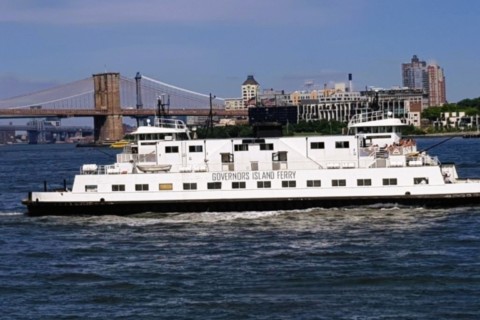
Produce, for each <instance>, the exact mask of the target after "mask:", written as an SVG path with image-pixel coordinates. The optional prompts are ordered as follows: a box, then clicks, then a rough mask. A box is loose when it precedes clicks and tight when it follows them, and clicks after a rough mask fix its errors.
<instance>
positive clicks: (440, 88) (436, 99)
mask: <svg viewBox="0 0 480 320" xmlns="http://www.w3.org/2000/svg"><path fill="white" fill-rule="evenodd" d="M427 74H428V100H429V106H431V107H436V106H443V105H444V104H445V103H447V97H446V92H445V91H446V89H445V75H444V73H443V69H442V68H440V67H439V66H438V65H436V64H430V65H428V67H427Z"/></svg>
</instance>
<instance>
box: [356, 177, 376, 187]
mask: <svg viewBox="0 0 480 320" xmlns="http://www.w3.org/2000/svg"><path fill="white" fill-rule="evenodd" d="M371 185H372V179H357V186H359V187H364V186H371Z"/></svg>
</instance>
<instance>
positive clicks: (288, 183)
mask: <svg viewBox="0 0 480 320" xmlns="http://www.w3.org/2000/svg"><path fill="white" fill-rule="evenodd" d="M296 186H297V181H295V180H285V181H282V188H295V187H296Z"/></svg>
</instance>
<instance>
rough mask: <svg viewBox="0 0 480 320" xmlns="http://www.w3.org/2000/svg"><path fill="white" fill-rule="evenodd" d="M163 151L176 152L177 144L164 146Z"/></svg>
mask: <svg viewBox="0 0 480 320" xmlns="http://www.w3.org/2000/svg"><path fill="white" fill-rule="evenodd" d="M165 153H178V146H166V147H165Z"/></svg>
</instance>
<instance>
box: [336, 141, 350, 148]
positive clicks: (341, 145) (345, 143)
mask: <svg viewBox="0 0 480 320" xmlns="http://www.w3.org/2000/svg"><path fill="white" fill-rule="evenodd" d="M335 148H337V149H348V148H350V143H349V141H335Z"/></svg>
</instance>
